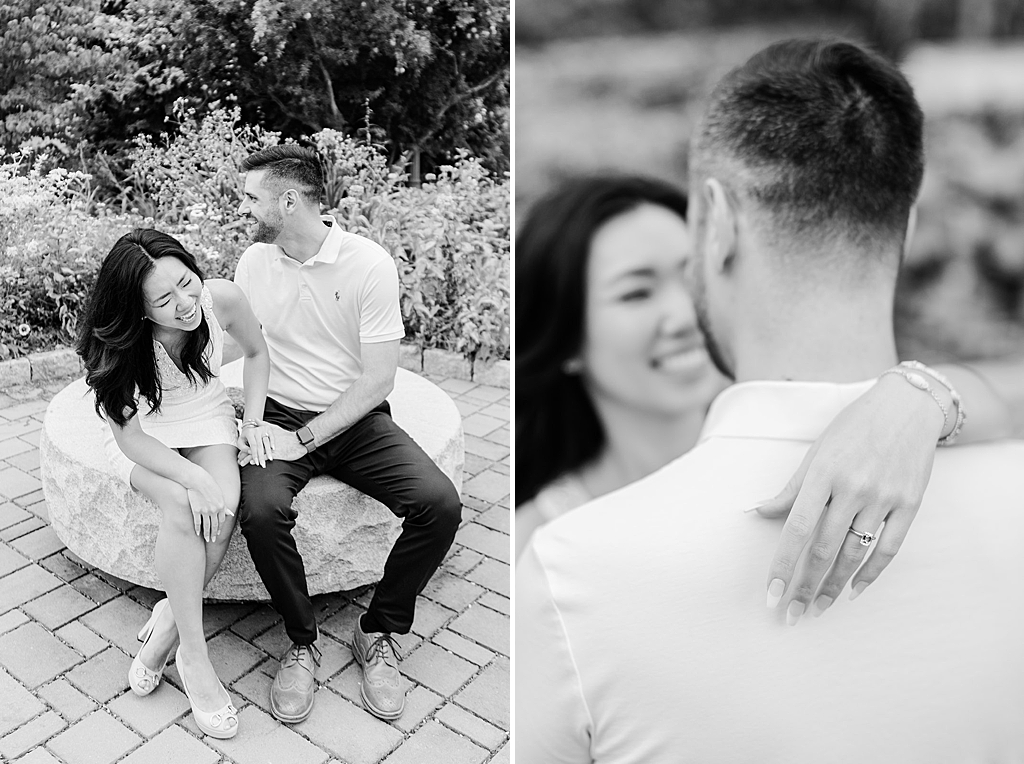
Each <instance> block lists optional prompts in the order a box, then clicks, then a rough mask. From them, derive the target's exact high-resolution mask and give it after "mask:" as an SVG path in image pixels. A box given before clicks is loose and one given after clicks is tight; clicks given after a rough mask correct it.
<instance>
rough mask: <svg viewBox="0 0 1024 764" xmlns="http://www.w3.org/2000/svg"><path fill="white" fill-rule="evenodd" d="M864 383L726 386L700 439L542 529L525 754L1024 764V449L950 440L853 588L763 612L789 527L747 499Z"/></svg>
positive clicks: (519, 606)
mask: <svg viewBox="0 0 1024 764" xmlns="http://www.w3.org/2000/svg"><path fill="white" fill-rule="evenodd" d="M870 385H871V383H863V384H856V385H834V384H823V383H766V382H751V383H744V384H739V385H735V386H733V387H731V388H729V389H728V390H726V391H725V392H723V393H722V394H721V395H720V396H719V397H718V399H717V400H716V401H715V403H714V405H713V406H712V409H711V411H710V412H709V415H708V419H707V422H706V424H705V430H704V432H703V434H702V437H701V441H700V443H699V444H698V446H697V447H696V448H694V449H693V450H692V451H691V452H690V453H688V454H686V455H685V456H683V457H682V458H680V459H678V460H676V461H675V462H672V463H671V464H669V465H668V466H666V467H665V468H663V469H661V470H660V471H658V472H656V473H655V474H653V475H651V476H649V477H647V478H645V479H643V480H641V481H640V482H638V483H635V484H633V485H631V486H628V487H626V488H624V489H621V490H619V491H617V492H615V493H612V494H609V495H607V496H605V497H603V498H601V499H598V500H596V501H594V502H591V503H589V504H587V505H584V506H583V507H581V508H579V509H576V510H573V511H572V512H569V513H567V514H566V515H564V516H562V517H560V518H558V519H556V520H554V521H553V522H551V523H549V524H548V525H546V526H544V527H542V528H541V529H539V530H538V531H537V532H536V533H535V534H534V537H533V541H532V543H531V544H530V545H529V546H528V547H527V549H526V551H525V552H524V554H523V556H522V557H521V558H520V561H519V564H518V566H517V568H516V589H515V624H516V641H515V687H516V696H515V697H516V716H515V735H514V739H515V757H516V760H517V761H524V762H531V764H551V763H552V762H573V763H574V764H575V763H580V764H582V763H585V762H600V763H601V764H626V762H633V763H635V764H641V763H642V764H678V763H679V762H702V763H704V762H750V763H751V764H762V763H763V764H768V763H772V762H777V763H778V764H802V763H804V762H806V763H807V764H819V762H830V764H831V763H833V762H851V764H853V763H854V762H857V763H858V764H860V763H861V762H872V764H876V763H883V764H914V763H916V762H921V763H922V764H923V763H925V762H927V763H928V764H937V763H941V762H949V763H950V764H954V763H955V764H964V763H965V762H979V763H980V762H992V763H994V762H1005V763H1007V764H1008V763H1009V762H1022V761H1024V646H1022V635H1024V593H1022V584H1024V443H1021V442H1003V443H1001V444H988V445H976V446H963V447H956V448H952V449H939V451H938V453H937V454H936V457H935V465H934V470H933V473H932V478H931V483H930V485H929V486H928V491H927V493H926V495H925V497H924V501H923V503H922V506H921V509H920V511H919V512H918V514H917V518H916V520H915V521H914V524H913V526H912V527H911V529H910V532H909V534H908V536H907V538H906V540H905V542H904V544H903V547H902V549H901V550H900V552H899V554H898V555H897V556H896V558H895V559H894V560H893V562H892V563H891V564H890V565H889V567H888V568H887V569H886V570H885V572H884V573H883V574H882V575H881V576H880V577H879V579H878V580H877V581H876V582H875V583H874V584H872V585H871V586H869V587H868V588H867V590H866V591H865V592H864V593H863V594H862V595H861V596H860V597H859V598H858V599H857V600H856V601H854V602H849V601H848V599H847V596H846V594H845V593H844V595H843V596H842V597H840V598H839V599H838V600H837V601H836V602H835V603H834V604H833V605H832V607H831V608H830V609H829V610H828V611H826V612H825V613H824V615H822V616H821V617H820V618H814V617H813V616H810V615H805V616H804V617H803V619H801V621H800V622H799V623H798V624H797V625H796V626H792V627H790V626H787V625H786V622H785V612H784V609H783V608H781V607H780V608H779V609H776V610H769V609H768V608H767V607H765V597H766V590H767V580H766V579H767V573H768V565H769V563H770V562H771V559H772V556H773V554H774V552H775V548H776V545H777V543H778V540H779V533H780V530H781V528H782V523H783V521H782V520H768V519H765V518H762V517H760V516H758V515H757V514H756V513H749V514H747V513H744V511H743V510H745V509H748V508H750V507H753V506H755V505H756V504H758V503H760V502H761V501H763V500H764V499H766V498H769V497H771V496H774V495H775V494H776V493H777V492H778V491H779V490H780V489H781V488H782V487H783V485H784V484H785V482H786V481H787V480H788V479H789V477H790V475H791V474H792V473H793V472H794V471H795V470H796V468H797V466H798V465H799V464H800V461H801V459H802V457H803V455H804V453H805V452H806V450H807V447H808V445H809V444H810V443H811V442H812V440H813V439H814V438H816V437H817V435H818V434H819V433H820V432H821V431H822V430H823V429H824V428H825V426H826V425H827V424H828V423H829V422H830V421H831V419H832V418H833V417H834V416H835V415H836V414H837V413H838V412H839V411H840V410H841V409H842V407H844V406H845V405H846V404H848V403H850V402H851V401H852V400H853V399H854V398H855V397H857V396H858V395H860V394H862V393H863V392H864V391H866V390H867V389H868V388H869V387H870ZM847 591H848V589H847Z"/></svg>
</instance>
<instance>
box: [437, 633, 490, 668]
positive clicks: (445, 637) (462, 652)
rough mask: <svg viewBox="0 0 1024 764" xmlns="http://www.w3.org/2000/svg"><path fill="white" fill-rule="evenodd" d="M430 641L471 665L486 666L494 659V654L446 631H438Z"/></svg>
mask: <svg viewBox="0 0 1024 764" xmlns="http://www.w3.org/2000/svg"><path fill="white" fill-rule="evenodd" d="M430 641H431V642H433V643H434V644H435V645H439V646H440V647H443V648H444V649H445V650H448V651H449V652H452V653H455V654H456V655H458V656H460V657H462V658H465V659H466V660H467V661H470V662H471V663H475V664H476V665H477V666H486V665H487V664H488V663H490V662H491V661H492V660H493V659H494V653H493V652H491V651H490V650H488V649H487V648H485V647H481V646H480V645H478V644H477V643H476V642H471V641H470V640H468V639H466V638H465V637H463V636H460V635H459V634H456V633H455V632H454V631H449V630H448V629H444V630H442V631H439V632H438V633H437V634H435V635H434V636H433V637H431V639H430Z"/></svg>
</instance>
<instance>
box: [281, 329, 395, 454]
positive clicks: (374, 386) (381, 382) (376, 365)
mask: <svg viewBox="0 0 1024 764" xmlns="http://www.w3.org/2000/svg"><path fill="white" fill-rule="evenodd" d="M398 345H399V341H398V340H390V341H388V342H363V343H361V344H360V354H361V355H362V362H363V373H362V374H361V375H360V376H359V378H358V379H356V381H355V382H353V383H352V384H351V386H349V388H348V389H347V390H346V391H345V392H343V393H342V394H341V395H339V396H338V397H337V399H336V400H335V401H334V403H332V404H331V405H330V407H328V409H327V410H326V411H325V412H324V413H322V414H320V416H318V417H316V418H315V419H312V420H310V422H309V424H307V425H306V426H307V427H309V430H310V432H311V433H312V434H313V443H314V444H315V445H317V446H322V445H323V444H324V443H326V442H327V441H329V440H331V439H332V438H334V437H337V436H338V435H340V434H341V433H343V432H344V431H345V430H347V429H348V428H349V427H351V426H352V425H354V424H355V423H356V422H358V421H359V420H360V419H362V418H363V417H364V416H366V415H367V414H368V413H370V411H372V410H373V409H374V408H376V407H377V406H379V405H380V404H381V403H383V402H384V399H385V398H387V397H388V395H389V394H390V393H391V391H392V390H394V388H395V373H396V372H397V371H398V354H399V349H398ZM271 427H273V428H274V429H275V430H277V432H276V433H275V434H274V458H275V459H285V460H287V461H294V460H296V459H298V458H300V457H302V456H305V455H306V449H305V447H304V446H302V445H301V444H300V443H299V440H298V438H297V437H296V436H295V434H294V433H291V432H288V431H287V430H284V429H283V428H280V427H276V426H275V425H271Z"/></svg>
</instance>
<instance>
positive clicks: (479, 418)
mask: <svg viewBox="0 0 1024 764" xmlns="http://www.w3.org/2000/svg"><path fill="white" fill-rule="evenodd" d="M504 424H505V422H503V421H502V420H500V419H498V418H496V417H493V416H487V415H486V414H480V413H476V414H470V415H469V416H468V417H466V418H465V419H463V420H462V429H463V431H464V432H465V433H466V435H475V436H477V437H478V438H482V437H484V436H485V435H488V434H490V433H492V432H494V431H495V430H497V429H499V428H500V427H502V426H503V425H504Z"/></svg>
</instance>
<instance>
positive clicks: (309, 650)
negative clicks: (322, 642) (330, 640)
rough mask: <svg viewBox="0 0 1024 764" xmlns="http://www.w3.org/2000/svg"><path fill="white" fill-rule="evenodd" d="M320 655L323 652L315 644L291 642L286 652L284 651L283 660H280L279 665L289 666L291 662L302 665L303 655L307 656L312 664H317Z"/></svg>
mask: <svg viewBox="0 0 1024 764" xmlns="http://www.w3.org/2000/svg"><path fill="white" fill-rule="evenodd" d="M321 655H323V653H321V652H320V650H319V649H318V648H317V646H316V645H295V644H293V645H292V646H291V647H290V648H288V652H287V653H285V655H284V660H282V661H281V665H282V666H291V665H292V664H293V663H298V664H299V665H301V666H303V667H304V664H303V662H302V658H303V656H307V657H308V658H309V660H310V661H312V663H313V665H314V666H319V665H320V657H321Z"/></svg>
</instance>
